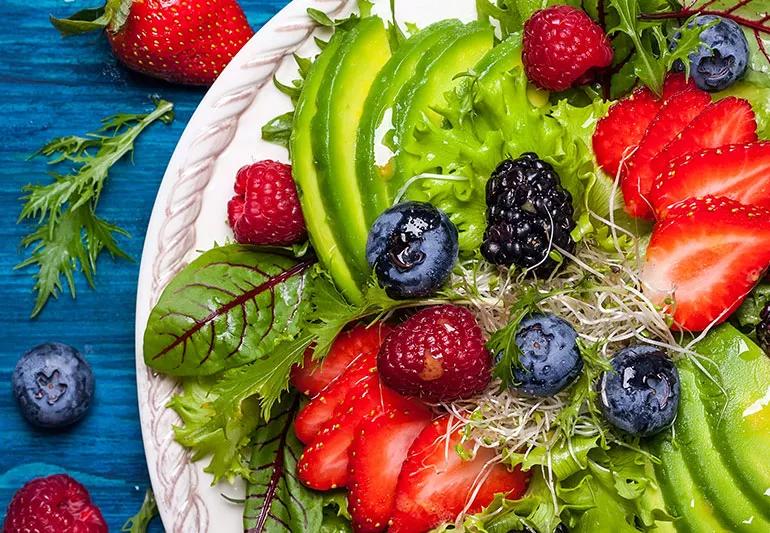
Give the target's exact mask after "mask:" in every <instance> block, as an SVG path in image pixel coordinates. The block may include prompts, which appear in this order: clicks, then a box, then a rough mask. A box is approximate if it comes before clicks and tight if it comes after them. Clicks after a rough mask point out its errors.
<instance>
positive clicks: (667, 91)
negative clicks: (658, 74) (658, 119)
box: [661, 72, 698, 105]
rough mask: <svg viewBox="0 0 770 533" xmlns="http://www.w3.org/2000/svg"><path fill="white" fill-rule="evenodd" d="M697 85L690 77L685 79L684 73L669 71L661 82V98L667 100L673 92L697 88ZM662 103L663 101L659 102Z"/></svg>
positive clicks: (677, 92)
mask: <svg viewBox="0 0 770 533" xmlns="http://www.w3.org/2000/svg"><path fill="white" fill-rule="evenodd" d="M697 89H698V87H697V86H696V85H695V82H694V81H693V80H692V78H690V79H687V78H686V77H685V75H684V73H680V72H669V73H668V74H667V75H666V81H665V82H664V83H663V100H664V101H665V100H668V99H669V98H671V97H672V96H674V95H675V94H679V93H681V92H682V91H692V90H697ZM661 105H663V102H661Z"/></svg>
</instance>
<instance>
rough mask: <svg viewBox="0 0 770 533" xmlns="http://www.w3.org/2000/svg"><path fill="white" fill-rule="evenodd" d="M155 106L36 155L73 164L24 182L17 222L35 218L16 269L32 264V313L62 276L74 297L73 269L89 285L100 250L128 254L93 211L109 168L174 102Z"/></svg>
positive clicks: (167, 116)
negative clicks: (40, 180) (47, 179)
mask: <svg viewBox="0 0 770 533" xmlns="http://www.w3.org/2000/svg"><path fill="white" fill-rule="evenodd" d="M154 103H155V109H154V110H153V111H151V112H149V113H143V114H120V115H114V116H112V117H108V118H106V119H104V120H103V121H102V127H101V128H100V129H99V130H97V131H96V132H94V133H89V134H88V135H86V136H85V137H79V136H69V137H62V138H58V139H54V140H53V141H51V142H49V143H48V144H46V145H45V146H43V147H42V148H41V149H40V150H39V151H38V152H37V153H36V154H35V156H37V155H40V156H44V157H48V158H50V161H49V164H51V165H58V164H64V165H68V166H70V165H75V169H74V170H73V171H72V172H71V173H70V174H59V173H57V172H52V173H51V176H52V177H53V178H54V181H53V182H52V183H49V184H46V185H27V186H25V187H24V192H25V195H24V196H23V198H22V200H23V201H24V206H23V207H22V210H21V214H20V215H19V222H21V221H25V220H35V221H36V224H37V227H36V228H35V229H34V230H33V231H32V232H31V233H29V234H28V235H26V236H25V237H24V238H23V239H22V242H21V244H22V246H23V247H24V248H31V252H30V256H29V257H28V258H27V259H25V260H24V261H22V262H21V263H19V264H18V265H17V266H16V268H17V269H21V268H27V267H37V271H36V272H35V273H34V274H33V277H34V279H35V285H34V289H35V291H36V292H37V298H36V300H35V307H34V309H33V310H32V316H33V317H34V316H37V315H38V314H39V313H40V311H42V309H43V307H44V306H45V304H46V303H47V302H48V300H49V298H51V297H54V298H56V297H58V295H59V293H60V292H61V291H62V288H63V287H62V285H63V282H62V278H64V279H65V280H66V283H67V285H68V286H69V290H70V294H71V295H72V297H73V298H74V297H75V279H74V273H75V271H76V270H77V269H78V268H79V269H80V270H81V272H82V273H83V275H84V276H85V278H86V280H87V281H88V283H89V285H91V286H93V285H94V273H95V271H96V261H97V259H98V257H99V255H100V254H101V252H102V251H104V250H107V251H108V252H109V253H110V254H111V255H112V256H113V257H116V258H122V259H128V255H127V254H126V253H125V252H123V250H121V249H120V247H119V246H118V244H117V241H116V240H115V237H116V236H117V235H127V233H126V231H125V230H123V229H121V228H119V227H117V226H115V225H113V224H110V223H109V222H107V221H105V220H103V219H101V218H99V217H98V216H97V215H96V209H97V206H98V204H99V198H100V197H101V193H102V190H103V188H104V185H105V183H106V181H107V177H108V175H109V172H110V169H111V168H112V166H113V165H114V164H115V163H117V162H118V161H120V160H121V159H122V158H123V157H124V156H125V155H126V154H128V153H131V152H132V151H133V149H134V142H135V141H136V138H137V137H138V136H139V134H140V133H142V131H144V130H145V129H146V128H147V127H148V126H149V125H151V124H152V123H154V122H155V121H158V120H159V121H161V122H163V123H166V124H168V123H170V122H171V121H172V120H173V118H174V112H173V109H174V106H173V104H172V103H171V102H167V101H165V100H160V99H156V100H154Z"/></svg>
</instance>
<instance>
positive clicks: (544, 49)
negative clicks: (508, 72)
mask: <svg viewBox="0 0 770 533" xmlns="http://www.w3.org/2000/svg"><path fill="white" fill-rule="evenodd" d="M612 53H613V52H612V46H611V45H610V40H609V39H608V38H607V35H606V34H605V33H604V31H603V30H602V28H601V27H600V26H599V25H598V24H596V23H595V22H594V21H593V20H592V19H591V17H589V16H588V15H587V14H586V13H585V12H584V11H582V10H580V9H577V8H575V7H571V6H563V5H559V6H552V7H548V8H546V9H541V10H540V11H537V12H536V13H535V14H534V15H532V17H530V19H529V20H528V21H527V22H526V23H525V24H524V46H523V50H522V62H523V63H524V71H525V72H526V73H527V77H528V78H529V80H530V81H531V82H532V83H534V84H535V85H538V86H539V87H540V88H542V89H547V90H549V91H564V90H566V89H569V88H570V87H572V86H573V85H583V84H585V83H589V82H590V81H591V80H592V79H593V74H594V70H595V69H599V68H604V67H607V66H609V65H610V64H611V63H612Z"/></svg>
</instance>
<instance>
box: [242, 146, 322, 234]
mask: <svg viewBox="0 0 770 533" xmlns="http://www.w3.org/2000/svg"><path fill="white" fill-rule="evenodd" d="M227 217H228V220H229V222H230V227H231V228H233V233H235V240H236V241H238V242H239V243H241V244H263V245H264V244H270V245H276V246H287V245H290V244H296V243H299V242H302V241H304V240H305V238H306V237H307V232H306V230H305V220H304V219H303V218H302V209H301V208H300V205H299V198H298V197H297V188H296V186H295V185H294V180H293V179H292V177H291V166H289V165H285V164H283V163H278V162H277V161H270V160H266V161H260V162H258V163H254V164H252V165H247V166H245V167H243V168H242V169H240V170H239V171H238V174H237V175H236V176H235V196H233V198H232V200H230V202H229V203H228V204H227Z"/></svg>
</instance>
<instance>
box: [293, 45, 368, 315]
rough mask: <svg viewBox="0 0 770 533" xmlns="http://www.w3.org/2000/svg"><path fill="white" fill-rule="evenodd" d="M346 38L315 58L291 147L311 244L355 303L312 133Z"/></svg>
mask: <svg viewBox="0 0 770 533" xmlns="http://www.w3.org/2000/svg"><path fill="white" fill-rule="evenodd" d="M343 38H344V34H343V33H341V32H338V33H335V35H334V36H333V37H332V38H331V40H330V41H329V43H328V44H327V45H326V47H325V48H324V50H323V52H321V54H320V55H319V56H318V57H317V58H316V60H315V62H314V63H313V65H312V67H311V68H310V71H309V72H308V74H307V77H306V78H305V83H304V85H303V89H302V93H301V94H300V97H299V100H298V102H297V107H296V111H295V113H294V128H293V130H292V134H291V139H290V146H291V159H292V174H293V175H294V181H295V182H296V184H297V191H298V193H299V199H300V203H301V204H302V213H303V215H304V217H305V223H306V224H307V228H308V233H309V235H310V242H311V244H312V245H313V248H314V249H315V251H316V254H317V255H318V259H319V260H320V262H321V264H323V266H324V267H325V268H326V269H327V270H328V271H329V272H330V274H331V276H332V278H333V279H334V281H335V283H336V284H337V286H338V287H339V288H340V290H342V291H343V293H344V294H345V296H346V297H347V298H348V299H349V300H351V301H352V302H354V303H355V302H358V301H360V300H361V298H362V295H361V290H360V289H359V286H358V283H357V282H356V279H355V278H354V277H353V273H352V271H351V269H350V266H349V265H348V263H347V261H346V258H345V256H344V255H343V253H342V251H341V248H342V247H341V245H340V243H339V242H338V238H339V237H338V235H336V234H335V233H334V231H333V229H332V226H331V225H330V223H329V219H328V218H327V207H326V198H325V197H324V196H323V195H322V194H321V188H320V187H319V180H318V173H317V169H316V162H315V155H314V153H313V139H312V137H313V136H312V133H311V124H312V120H313V118H314V117H315V115H316V112H317V110H318V108H317V105H316V102H317V98H318V93H319V92H320V90H321V88H322V87H323V85H324V83H325V82H326V78H327V74H328V71H329V70H330V69H331V66H332V59H333V58H334V57H335V55H336V52H337V50H338V49H339V47H340V45H341V43H342V40H343Z"/></svg>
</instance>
